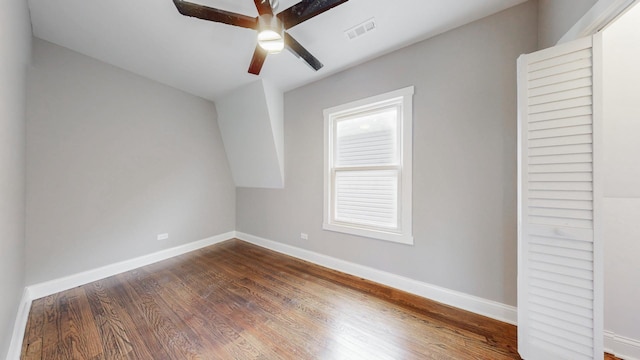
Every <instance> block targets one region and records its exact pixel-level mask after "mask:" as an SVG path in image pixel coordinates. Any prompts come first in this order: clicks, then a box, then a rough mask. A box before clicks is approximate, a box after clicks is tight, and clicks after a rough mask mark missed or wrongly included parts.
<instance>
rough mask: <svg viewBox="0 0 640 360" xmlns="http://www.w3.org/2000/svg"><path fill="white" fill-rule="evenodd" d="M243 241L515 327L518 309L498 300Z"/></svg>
mask: <svg viewBox="0 0 640 360" xmlns="http://www.w3.org/2000/svg"><path fill="white" fill-rule="evenodd" d="M236 237H237V238H238V239H240V240H244V241H247V242H250V243H252V244H255V245H258V246H262V247H265V248H267V249H270V250H273V251H277V252H280V253H283V254H286V255H290V256H293V257H296V258H299V259H302V260H306V261H309V262H312V263H314V264H318V265H321V266H324V267H327V268H330V269H334V270H338V271H342V272H344V273H347V274H350V275H354V276H358V277H361V278H364V279H367V280H371V281H374V282H377V283H379V284H383V285H386V286H390V287H393V288H396V289H399V290H403V291H406V292H408V293H411V294H415V295H418V296H422V297H424V298H428V299H431V300H435V301H437V302H440V303H443V304H446V305H450V306H454V307H457V308H460V309H463V310H467V311H471V312H474V313H476V314H480V315H484V316H487V317H490V318H493V319H496V320H499V321H503V322H506V323H509V324H513V325H516V322H517V310H516V308H515V307H514V306H509V305H505V304H502V303H499V302H496V301H492V300H487V299H483V298H480V297H477V296H473V295H469V294H465V293H462V292H458V291H454V290H449V289H446V288H442V287H439V286H435V285H431V284H427V283H424V282H421V281H417V280H413V279H409V278H406V277H403V276H399V275H395V274H391V273H388V272H385V271H381V270H377V269H374V268H370V267H367V266H363V265H359V264H355V263H352V262H349V261H345V260H341V259H337V258H334V257H331V256H327V255H323V254H319V253H316V252H313V251H309V250H305V249H301V248H298V247H294V246H291V245H286V244H283V243H279V242H276V241H272V240H267V239H264V238H260V237H258V236H254V235H250V234H245V233H242V232H236Z"/></svg>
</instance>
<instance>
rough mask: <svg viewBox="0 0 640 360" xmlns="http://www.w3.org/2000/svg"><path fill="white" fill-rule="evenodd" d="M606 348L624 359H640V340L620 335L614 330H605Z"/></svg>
mask: <svg viewBox="0 0 640 360" xmlns="http://www.w3.org/2000/svg"><path fill="white" fill-rule="evenodd" d="M604 349H605V351H606V352H608V353H610V354H613V355H615V356H617V357H619V358H621V359H624V360H640V340H636V339H631V338H628V337H624V336H620V335H617V334H615V333H614V332H613V331H608V330H605V331H604Z"/></svg>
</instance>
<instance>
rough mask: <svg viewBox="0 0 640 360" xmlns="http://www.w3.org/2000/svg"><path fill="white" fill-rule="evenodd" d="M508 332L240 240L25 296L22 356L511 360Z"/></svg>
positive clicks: (512, 335)
mask: <svg viewBox="0 0 640 360" xmlns="http://www.w3.org/2000/svg"><path fill="white" fill-rule="evenodd" d="M516 333H517V331H516V328H515V326H512V325H509V324H504V323H501V322H498V321H495V320H492V319H488V318H486V317H482V316H479V315H476V314H472V313H469V312H465V311H462V310H459V309H455V308H451V307H448V306H446V305H443V304H438V303H435V302H433V301H430V300H427V299H424V298H420V297H418V296H415V295H411V294H408V293H404V292H402V291H399V290H395V289H391V288H388V287H385V286H381V285H379V284H375V283H373V282H370V281H366V280H363V279H360V278H357V277H354V276H350V275H347V274H344V273H340V272H338V271H334V270H329V269H326V268H322V267H320V266H317V265H313V264H310V263H308V262H304V261H301V260H298V259H294V258H291V257H288V256H285V255H282V254H279V253H276V252H273V251H270V250H266V249H263V248H260V247H257V246H255V245H251V244H248V243H245V242H242V241H239V240H230V241H227V242H223V243H220V244H217V245H214V246H210V247H207V248H204V249H200V250H196V251H194V252H191V253H188V254H184V255H181V256H178V257H175V258H172V259H169V260H166V261H162V262H158V263H155V264H151V265H149V266H146V267H143V268H140V269H136V270H133V271H129V272H126V273H123V274H119V275H117V276H113V277H110V278H107V279H103V280H100V281H97V282H94V283H91V284H87V285H84V286H82V287H79V288H76V289H71V290H68V291H64V292H61V293H59V294H54V295H51V296H49V297H46V298H43V299H39V300H35V301H34V302H33V304H32V308H31V312H30V315H29V320H28V325H27V329H26V331H25V344H24V345H23V351H22V359H269V360H271V359H492V360H506V359H520V357H519V356H518V354H517V351H516V343H517V342H516Z"/></svg>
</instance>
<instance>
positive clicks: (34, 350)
mask: <svg viewBox="0 0 640 360" xmlns="http://www.w3.org/2000/svg"><path fill="white" fill-rule="evenodd" d="M43 328H44V299H37V300H34V301H33V302H32V303H31V310H30V312H29V320H28V321H27V328H26V329H25V336H24V341H23V347H22V354H23V358H24V359H27V360H32V359H41V358H42V340H43Z"/></svg>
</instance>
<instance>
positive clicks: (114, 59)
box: [28, 0, 524, 100]
mask: <svg viewBox="0 0 640 360" xmlns="http://www.w3.org/2000/svg"><path fill="white" fill-rule="evenodd" d="M28 1H29V6H30V10H31V19H32V23H33V31H34V34H35V36H36V37H39V38H42V39H44V40H47V41H50V42H53V43H55V44H58V45H61V46H64V47H67V48H69V49H72V50H75V51H77V52H80V53H82V54H85V55H88V56H91V57H94V58H96V59H98V60H101V61H104V62H106V63H109V64H112V65H115V66H118V67H121V68H123V69H126V70H129V71H131V72H134V73H137V74H139V75H142V76H145V77H147V78H150V79H154V80H157V81H159V82H161V83H164V84H166V85H169V86H173V87H175V88H178V89H181V90H183V91H186V92H188V93H191V94H194V95H197V96H200V97H203V98H206V99H211V100H213V99H215V98H216V97H219V96H222V95H224V94H226V93H228V92H229V91H231V90H233V89H236V88H238V87H241V86H245V85H247V84H250V83H252V82H255V81H256V80H258V79H266V80H268V81H269V82H270V83H271V84H273V86H275V87H277V88H278V89H280V90H282V91H288V90H291V89H293V88H296V87H298V86H301V85H304V84H307V83H309V82H312V81H314V80H317V79H320V78H322V77H326V76H328V75H330V74H332V73H335V72H338V71H340V70H343V69H345V68H348V67H351V66H354V65H356V64H358V63H361V62H364V61H366V60H369V59H372V58H375V57H377V56H380V55H382V54H384V53H388V52H390V51H393V50H396V49H398V48H401V47H404V46H407V45H409V44H412V43H414V42H417V41H419V40H422V39H425V38H428V37H431V36H434V35H436V34H438V33H441V32H444V31H446V30H449V29H452V28H454V27H457V26H460V25H463V24H465V23H468V22H471V21H473V20H476V19H479V18H482V17H485V16H488V15H490V14H493V13H496V12H498V11H501V10H504V9H506V8H508V7H511V6H514V5H517V4H519V3H522V2H524V0H456V1H450V0H394V1H384V0H350V1H348V2H347V3H345V4H343V5H340V6H338V7H336V8H334V9H332V10H329V11H327V12H325V13H323V14H321V15H319V16H317V17H315V18H313V19H311V20H308V21H306V22H304V23H302V24H300V25H298V26H296V27H294V28H292V29H290V31H289V33H290V34H291V35H292V36H294V37H295V38H296V39H297V40H298V41H299V42H300V43H301V44H302V45H303V46H305V47H306V48H307V49H308V50H309V51H311V53H312V54H314V55H315V56H316V57H317V58H318V59H319V60H320V61H322V62H323V63H324V65H325V66H324V68H322V69H321V70H320V71H318V72H314V71H313V70H311V69H310V68H309V67H308V66H307V65H306V64H305V63H304V62H303V61H302V60H300V59H298V58H296V57H295V56H294V55H293V54H291V53H289V52H286V51H285V52H283V53H281V54H278V55H271V56H269V57H268V58H267V60H266V62H265V65H264V68H263V70H262V73H261V75H260V76H259V77H257V76H255V75H251V74H248V73H247V68H248V65H249V62H250V60H251V56H252V54H253V50H254V48H255V44H256V33H255V31H253V30H250V29H244V28H239V27H234V26H230V25H225V24H220V23H212V22H208V21H203V20H199V19H194V18H189V17H185V16H182V15H180V14H179V13H178V12H177V10H176V8H175V6H174V4H173V2H172V0H108V1H97V0H56V1H51V0H28ZM193 1H194V2H199V3H202V4H205V5H207V6H211V7H216V8H220V9H224V10H227V11H233V12H237V13H241V14H245V15H249V16H256V15H257V12H256V9H255V6H254V3H253V1H251V0H193ZM297 2H298V0H281V1H280V7H279V8H278V10H277V11H276V12H279V11H282V10H284V9H286V8H288V7H289V6H291V5H293V4H295V3H297ZM370 18H375V21H376V29H375V30H374V31H372V32H370V33H367V35H365V36H363V37H360V38H357V39H356V40H352V41H350V40H348V39H347V37H346V35H345V33H344V31H345V30H347V29H349V28H351V27H353V26H354V25H357V24H359V23H362V22H363V21H365V20H367V19H370Z"/></svg>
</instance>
